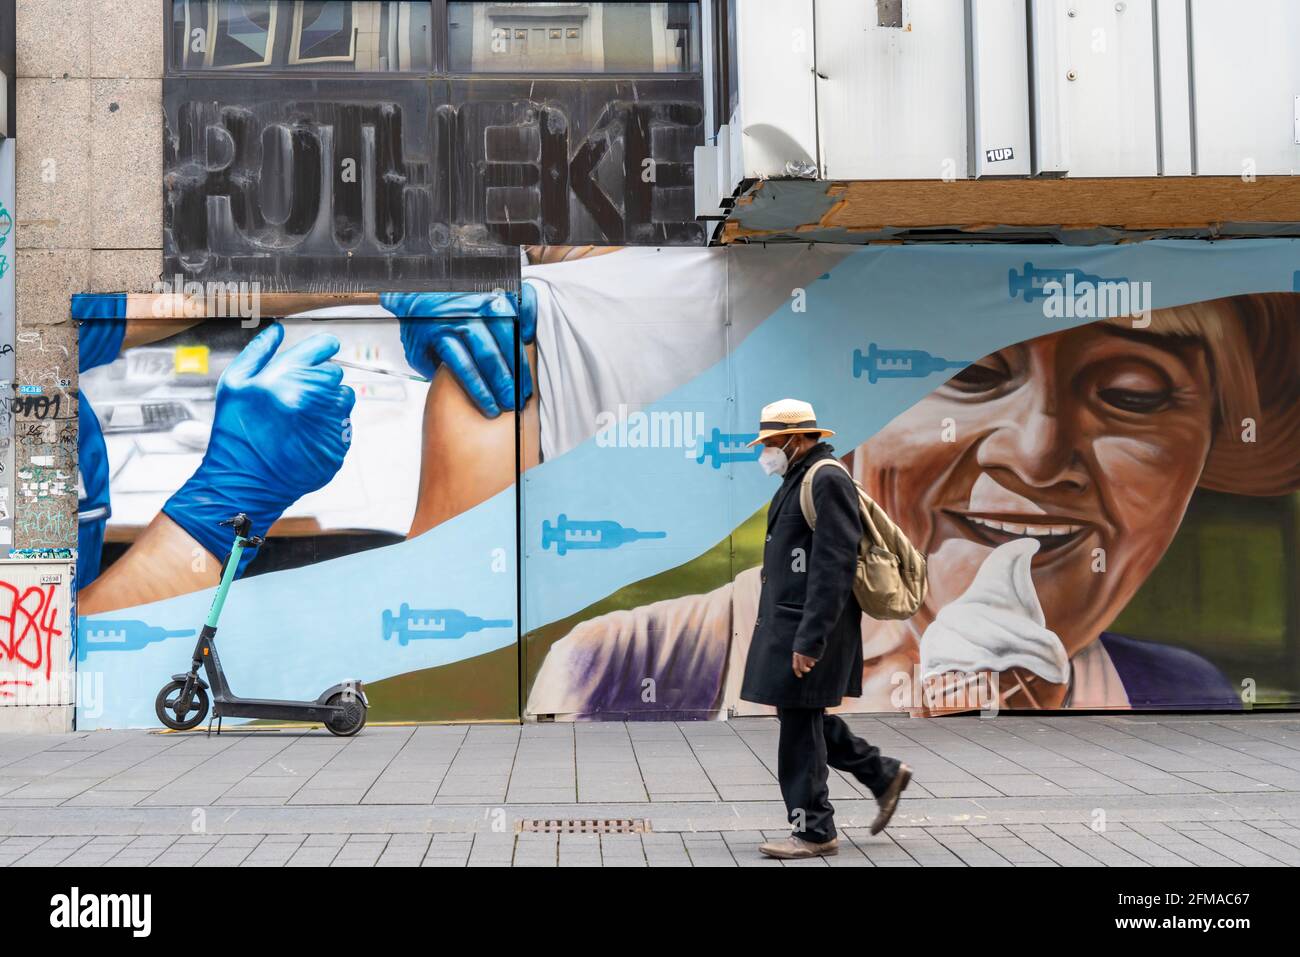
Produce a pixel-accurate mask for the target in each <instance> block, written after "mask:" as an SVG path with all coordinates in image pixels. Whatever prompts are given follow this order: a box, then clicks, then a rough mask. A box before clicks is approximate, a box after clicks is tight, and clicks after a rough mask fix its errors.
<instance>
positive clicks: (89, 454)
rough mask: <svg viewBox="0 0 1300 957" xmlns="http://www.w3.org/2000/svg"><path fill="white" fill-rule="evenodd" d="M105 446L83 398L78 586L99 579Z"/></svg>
mask: <svg viewBox="0 0 1300 957" xmlns="http://www.w3.org/2000/svg"><path fill="white" fill-rule="evenodd" d="M111 514H112V512H111V510H110V509H109V495H108V444H107V443H106V442H105V441H104V432H103V430H102V429H100V427H99V417H98V416H97V415H95V410H94V409H92V408H91V407H90V400H89V399H87V398H86V397H85V396H84V395H83V396H82V397H81V403H80V405H79V406H78V410H77V587H78V588H85V587H86V586H87V585H89V584H90V583H91V582H93V581H94V580H95V579H96V578H98V577H99V567H100V562H101V560H102V558H103V552H104V530H105V529H106V528H107V527H108V518H109V516H110V515H111Z"/></svg>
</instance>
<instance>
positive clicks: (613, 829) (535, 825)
mask: <svg viewBox="0 0 1300 957" xmlns="http://www.w3.org/2000/svg"><path fill="white" fill-rule="evenodd" d="M515 829H516V830H517V831H519V832H524V831H532V832H536V833H541V834H645V833H648V832H649V830H650V822H649V821H644V820H640V819H636V820H634V819H632V818H604V819H596V818H581V819H574V818H570V819H561V818H551V819H541V818H536V819H532V820H523V821H520V822H519V824H518V826H517V827H516V828H515Z"/></svg>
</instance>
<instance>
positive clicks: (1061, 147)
mask: <svg viewBox="0 0 1300 957" xmlns="http://www.w3.org/2000/svg"><path fill="white" fill-rule="evenodd" d="M1029 14H1030V48H1031V57H1030V77H1031V79H1032V82H1033V94H1032V97H1031V100H1032V104H1031V108H1032V114H1033V119H1034V122H1033V129H1034V169H1033V172H1034V174H1035V175H1037V174H1039V173H1046V174H1049V175H1057V176H1059V175H1064V174H1065V173H1068V172H1069V171H1070V122H1069V117H1068V115H1067V108H1066V103H1067V98H1066V86H1067V85H1068V84H1069V78H1068V77H1067V76H1066V73H1067V72H1068V67H1066V65H1065V63H1066V60H1067V58H1068V56H1067V53H1066V49H1067V46H1068V44H1067V42H1066V28H1065V25H1066V22H1067V21H1068V19H1069V18H1068V15H1067V12H1066V8H1065V6H1064V5H1063V4H1062V3H1061V2H1060V0H1032V3H1031V4H1030V7H1029Z"/></svg>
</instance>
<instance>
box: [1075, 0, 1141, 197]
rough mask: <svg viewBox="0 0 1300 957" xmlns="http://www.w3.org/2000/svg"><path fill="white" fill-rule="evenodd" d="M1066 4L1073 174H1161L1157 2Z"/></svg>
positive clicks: (1077, 0)
mask: <svg viewBox="0 0 1300 957" xmlns="http://www.w3.org/2000/svg"><path fill="white" fill-rule="evenodd" d="M1062 2H1065V3H1066V4H1067V5H1068V11H1067V16H1066V44H1067V53H1066V64H1065V66H1066V88H1065V89H1066V110H1067V111H1068V122H1069V124H1070V175H1071V176H1155V175H1156V174H1157V168H1156V167H1157V164H1156V85H1155V64H1154V50H1155V46H1154V44H1155V39H1154V35H1153V33H1152V30H1151V21H1152V16H1151V10H1152V7H1151V0H1118V2H1116V0H1062ZM1071 14H1073V15H1071Z"/></svg>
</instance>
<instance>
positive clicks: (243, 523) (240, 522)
mask: <svg viewBox="0 0 1300 957" xmlns="http://www.w3.org/2000/svg"><path fill="white" fill-rule="evenodd" d="M217 524H218V525H229V526H230V527H231V528H233V529H234V530H235V534H236V535H238V536H239V537H240V538H247V537H248V533H249V532H250V531H251V530H252V527H253V523H252V521H251V520H250V519H249V517H248V516H247V515H245V514H244V513H243V512H240V513H239V514H238V515H236V516H234V517H233V518H228V519H226V520H225V521H224V522H217Z"/></svg>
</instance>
